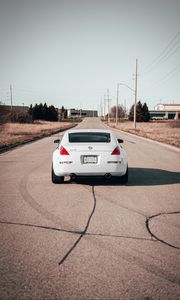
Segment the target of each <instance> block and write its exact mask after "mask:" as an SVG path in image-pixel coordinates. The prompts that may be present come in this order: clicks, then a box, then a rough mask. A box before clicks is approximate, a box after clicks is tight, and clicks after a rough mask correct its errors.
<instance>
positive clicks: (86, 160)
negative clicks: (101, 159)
mask: <svg viewBox="0 0 180 300" xmlns="http://www.w3.org/2000/svg"><path fill="white" fill-rule="evenodd" d="M82 162H83V164H97V156H95V155H93V156H92V155H91V156H90V155H84V156H83V157H82Z"/></svg>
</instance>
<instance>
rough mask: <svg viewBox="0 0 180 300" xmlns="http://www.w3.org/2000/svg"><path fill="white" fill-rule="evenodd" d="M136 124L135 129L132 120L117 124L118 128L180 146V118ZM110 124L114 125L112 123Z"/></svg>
mask: <svg viewBox="0 0 180 300" xmlns="http://www.w3.org/2000/svg"><path fill="white" fill-rule="evenodd" d="M136 124H137V126H136V129H133V122H130V121H127V122H122V123H119V124H118V129H120V130H123V131H126V132H129V133H133V134H136V135H139V136H142V137H145V138H149V139H152V140H155V141H159V142H162V143H165V144H170V145H173V146H176V147H179V148H180V120H177V121H174V120H169V121H150V122H148V123H136ZM111 126H112V127H116V126H115V124H114V123H112V124H111Z"/></svg>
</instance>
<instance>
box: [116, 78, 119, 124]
mask: <svg viewBox="0 0 180 300" xmlns="http://www.w3.org/2000/svg"><path fill="white" fill-rule="evenodd" d="M118 102H119V83H118V84H117V103H116V126H117V125H118V105H119V103H118Z"/></svg>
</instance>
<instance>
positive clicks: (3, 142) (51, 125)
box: [0, 121, 72, 148]
mask: <svg viewBox="0 0 180 300" xmlns="http://www.w3.org/2000/svg"><path fill="white" fill-rule="evenodd" d="M70 127H72V123H68V122H46V121H37V122H34V123H32V124H19V123H6V124H4V125H0V148H4V147H7V146H10V145H14V144H19V143H22V142H26V141H31V140H34V139H35V138H38V137H43V136H47V135H49V134H51V133H55V132H57V131H58V130H62V129H66V128H70Z"/></svg>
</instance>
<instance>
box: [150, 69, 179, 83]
mask: <svg viewBox="0 0 180 300" xmlns="http://www.w3.org/2000/svg"><path fill="white" fill-rule="evenodd" d="M179 68H180V64H178V65H177V66H176V67H175V68H173V69H172V70H171V71H170V72H168V73H167V74H166V75H165V76H163V77H162V78H160V79H159V80H157V81H156V82H154V83H153V84H152V85H150V86H149V87H148V88H150V87H152V86H155V85H158V84H161V83H163V82H166V81H167V80H169V79H170V78H172V77H173V76H174V75H175V74H176V73H177V72H178V71H179V70H178V69H179Z"/></svg>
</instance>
